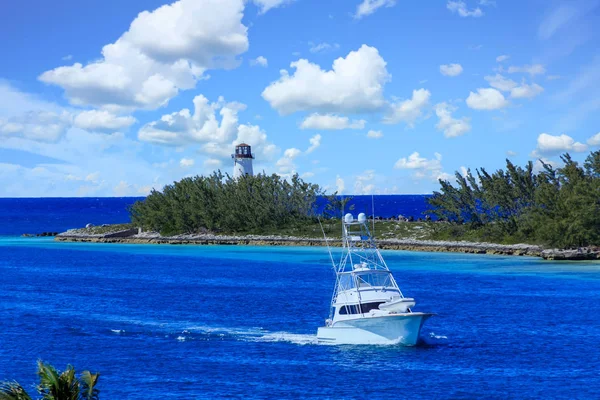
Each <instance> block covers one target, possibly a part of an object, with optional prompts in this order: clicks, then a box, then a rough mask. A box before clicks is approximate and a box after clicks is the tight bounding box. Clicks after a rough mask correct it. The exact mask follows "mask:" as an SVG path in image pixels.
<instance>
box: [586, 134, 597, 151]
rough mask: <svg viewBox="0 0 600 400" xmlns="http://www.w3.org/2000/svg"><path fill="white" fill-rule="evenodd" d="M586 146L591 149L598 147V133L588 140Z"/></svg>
mask: <svg viewBox="0 0 600 400" xmlns="http://www.w3.org/2000/svg"><path fill="white" fill-rule="evenodd" d="M587 144H589V145H590V146H593V147H598V146H600V132H598V133H596V134H595V135H594V136H592V137H591V138H589V139H588V141H587Z"/></svg>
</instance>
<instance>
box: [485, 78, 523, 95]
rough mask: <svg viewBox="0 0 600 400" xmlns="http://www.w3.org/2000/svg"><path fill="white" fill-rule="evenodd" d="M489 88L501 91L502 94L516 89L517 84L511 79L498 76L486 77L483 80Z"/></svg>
mask: <svg viewBox="0 0 600 400" xmlns="http://www.w3.org/2000/svg"><path fill="white" fill-rule="evenodd" d="M484 79H485V80H486V81H488V83H489V84H490V86H491V87H493V88H496V89H498V90H502V91H503V92H509V91H511V90H512V89H514V88H515V87H517V82H515V81H513V80H512V79H509V78H506V77H504V76H502V75H500V74H496V75H494V76H486V77H485V78H484Z"/></svg>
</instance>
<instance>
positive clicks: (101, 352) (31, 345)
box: [0, 207, 600, 399]
mask: <svg viewBox="0 0 600 400" xmlns="http://www.w3.org/2000/svg"><path fill="white" fill-rule="evenodd" d="M3 212H4V214H3V215H6V214H7V213H6V210H4V211H3ZM97 213H102V207H100V208H97ZM64 215H65V218H66V219H67V220H69V221H74V222H73V223H75V222H77V221H78V220H77V218H78V217H76V216H73V215H70V213H69V212H68V211H65V212H64ZM40 221H41V222H40V223H42V222H43V219H41V220H40ZM40 226H42V225H40ZM43 230H46V229H45V228H44V229H43ZM383 254H384V257H385V258H386V260H387V262H388V264H389V265H390V267H391V269H392V271H393V272H394V274H395V277H396V279H397V281H398V283H399V285H400V287H401V288H402V290H403V292H404V294H405V295H406V296H410V297H415V298H416V299H417V306H416V307H415V310H418V311H431V312H435V313H437V314H438V315H437V316H435V317H433V318H431V319H430V320H428V321H427V322H426V324H425V326H424V329H423V332H422V342H421V344H419V345H418V346H415V347H404V346H400V345H392V346H348V345H344V346H332V345H319V344H317V341H316V330H317V328H318V327H319V326H321V325H322V324H323V323H324V320H325V318H327V314H328V310H329V302H330V298H331V292H332V289H333V283H334V281H333V279H334V277H333V272H332V270H331V266H330V264H329V256H328V254H327V252H326V249H324V248H288V247H251V246H247V247H246V246H169V245H163V246H161V245H130V244H127V245H125V244H86V243H58V242H54V241H53V240H52V238H20V237H17V236H2V237H0V380H7V379H11V380H12V379H16V380H18V381H19V382H21V383H22V384H23V385H24V386H26V387H27V388H28V389H30V390H31V391H33V384H34V383H35V382H36V375H35V363H36V360H37V359H42V360H45V361H47V362H50V363H52V364H53V365H55V366H56V367H59V368H64V367H65V366H66V365H67V364H69V363H70V364H73V365H74V366H75V367H76V368H77V369H78V370H79V371H81V370H84V369H90V370H92V371H94V372H95V371H98V372H100V373H101V377H100V381H99V386H98V388H99V389H100V390H101V392H100V398H101V399H218V398H247V399H254V398H259V399H262V398H275V399H287V398H291V399H295V398H320V399H321V398H324V399H365V398H367V399H399V398H423V399H438V398H439V399H446V398H453V399H455V398H467V399H474V398H478V399H479V398H482V399H488V398H492V399H519V398H531V399H533V398H535V399H538V398H541V399H546V398H552V399H556V398H558V399H596V398H600V373H599V372H598V371H599V367H600V345H599V343H600V322H599V316H600V300H599V298H600V264H599V263H593V262H589V263H558V262H555V263H553V262H544V261H543V260H540V259H537V258H529V257H503V256H482V255H469V254H443V253H416V252H404V251H386V252H383Z"/></svg>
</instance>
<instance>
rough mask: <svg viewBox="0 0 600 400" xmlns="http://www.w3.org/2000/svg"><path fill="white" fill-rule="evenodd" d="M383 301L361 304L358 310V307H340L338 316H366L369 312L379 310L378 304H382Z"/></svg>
mask: <svg viewBox="0 0 600 400" xmlns="http://www.w3.org/2000/svg"><path fill="white" fill-rule="evenodd" d="M383 303H384V302H383V301H377V302H374V303H365V304H361V305H360V308H359V306H358V305H352V306H341V307H340V315H348V314H366V313H368V312H369V311H371V310H376V309H378V308H379V305H380V304H383Z"/></svg>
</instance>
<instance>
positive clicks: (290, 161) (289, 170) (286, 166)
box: [275, 147, 302, 177]
mask: <svg viewBox="0 0 600 400" xmlns="http://www.w3.org/2000/svg"><path fill="white" fill-rule="evenodd" d="M300 154H302V151H301V150H299V149H296V148H294V147H292V148H290V149H286V150H285V151H284V152H283V157H281V158H280V159H279V160H277V163H276V164H275V165H276V166H277V173H278V174H279V175H281V176H284V177H286V176H290V175H293V174H295V173H296V164H295V162H294V160H295V159H296V158H297V157H298V156H299V155H300Z"/></svg>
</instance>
